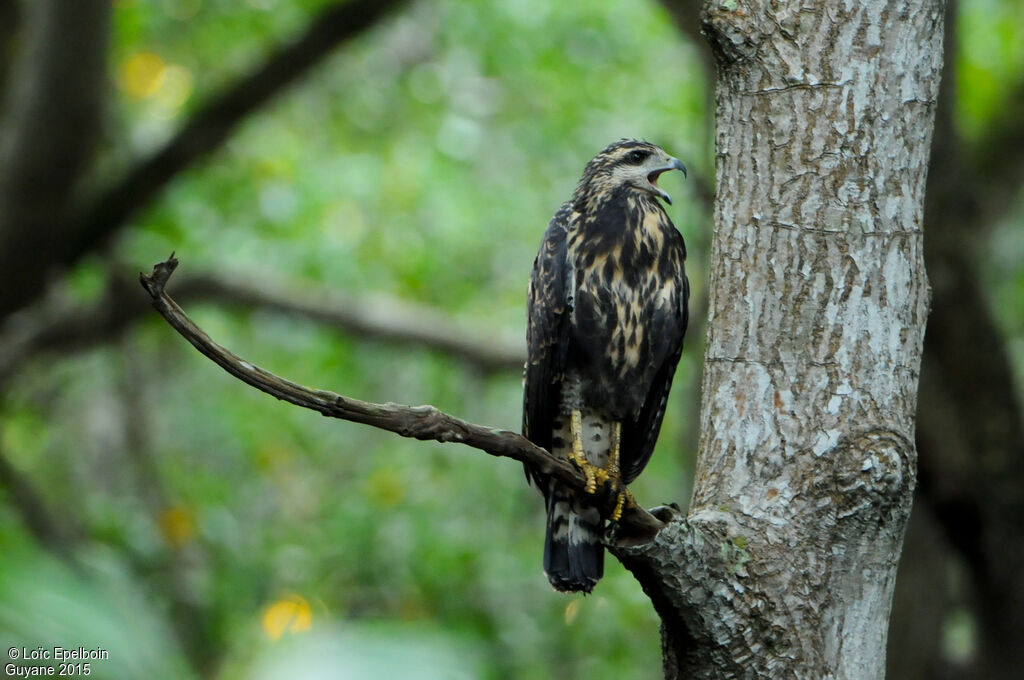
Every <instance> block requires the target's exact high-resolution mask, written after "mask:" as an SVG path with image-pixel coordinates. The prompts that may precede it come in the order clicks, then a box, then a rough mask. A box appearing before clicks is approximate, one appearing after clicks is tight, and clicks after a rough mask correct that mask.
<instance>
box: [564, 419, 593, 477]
mask: <svg viewBox="0 0 1024 680" xmlns="http://www.w3.org/2000/svg"><path fill="white" fill-rule="evenodd" d="M569 431H570V432H571V434H572V455H571V456H570V457H571V458H572V461H573V462H574V463H576V466H577V467H579V469H580V470H582V471H583V475H584V476H585V477H586V478H587V488H586V492H587V493H594V492H595V491H597V477H596V474H595V470H596V468H595V467H594V466H593V465H592V464H591V463H590V461H589V460H587V454H586V453H584V452H583V414H582V413H581V412H580V410H579V409H573V410H572V413H571V414H570V416H569Z"/></svg>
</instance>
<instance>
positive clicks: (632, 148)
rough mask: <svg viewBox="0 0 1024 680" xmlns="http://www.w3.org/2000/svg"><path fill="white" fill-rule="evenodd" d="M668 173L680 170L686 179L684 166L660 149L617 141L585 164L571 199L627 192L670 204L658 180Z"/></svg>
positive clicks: (631, 140) (651, 145)
mask: <svg viewBox="0 0 1024 680" xmlns="http://www.w3.org/2000/svg"><path fill="white" fill-rule="evenodd" d="M669 170H681V171H682V173H683V176H684V177H685V176H686V167H685V166H684V165H683V164H682V163H681V162H680V161H679V160H678V159H676V158H673V157H672V156H669V155H668V154H667V153H665V151H664V150H663V149H662V148H661V147H659V146H655V145H654V144H650V143H648V142H641V141H637V140H635V139H620V140H619V141H617V142H615V143H614V144H611V145H609V146H608V147H607V148H605V149H604V150H603V151H602V152H601V153H599V154H597V155H596V156H594V158H593V159H591V161H590V162H589V163H587V167H586V168H585V169H584V170H583V177H581V178H580V182H579V184H578V185H577V187H576V194H575V195H574V197H575V198H576V199H584V200H585V198H586V197H587V196H595V195H598V194H610V193H611V192H613V191H615V190H617V189H626V190H628V191H639V192H643V193H647V194H651V195H653V196H659V197H661V198H663V199H665V202H666V203H668V204H669V205H672V197H671V196H669V195H668V194H667V193H665V190H664V189H662V188H661V187H659V186H658V177H660V176H661V173H663V172H668V171H669Z"/></svg>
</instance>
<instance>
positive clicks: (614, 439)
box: [607, 420, 633, 522]
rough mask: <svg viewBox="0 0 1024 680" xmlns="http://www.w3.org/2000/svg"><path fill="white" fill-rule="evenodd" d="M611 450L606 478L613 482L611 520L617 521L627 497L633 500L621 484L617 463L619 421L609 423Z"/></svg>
mask: <svg viewBox="0 0 1024 680" xmlns="http://www.w3.org/2000/svg"><path fill="white" fill-rule="evenodd" d="M610 444H611V451H610V452H609V454H608V472H607V478H608V479H610V480H611V482H612V484H614V489H613V490H614V491H615V496H616V498H615V509H614V510H612V516H611V520H612V521H613V522H618V521H619V518H621V517H622V507H623V505H625V503H626V498H627V497H628V498H629V499H630V500H631V501H632V500H633V494H631V493H629V489H627V488H625V487H624V486H623V485H622V469H621V467H620V464H619V459H620V449H621V444H622V423H621V422H619V421H617V420H616V421H613V422H612V425H611V442H610Z"/></svg>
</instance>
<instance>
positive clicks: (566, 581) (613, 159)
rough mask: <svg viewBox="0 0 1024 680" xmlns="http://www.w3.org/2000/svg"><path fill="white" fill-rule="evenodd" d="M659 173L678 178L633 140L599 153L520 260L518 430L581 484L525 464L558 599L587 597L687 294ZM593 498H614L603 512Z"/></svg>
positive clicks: (641, 453)
mask: <svg viewBox="0 0 1024 680" xmlns="http://www.w3.org/2000/svg"><path fill="white" fill-rule="evenodd" d="M672 170H680V171H681V172H682V173H683V176H684V177H685V176H686V168H685V166H684V165H683V164H682V163H681V162H680V161H679V160H678V159H676V158H673V157H672V156H669V155H668V154H667V153H666V152H665V151H664V150H662V149H661V148H660V147H658V146H655V145H654V144H650V143H648V142H646V141H639V140H636V139H621V140H619V141H617V142H615V143H613V144H610V145H609V146H607V147H606V148H605V149H604V150H602V151H601V152H600V153H598V154H597V155H596V156H594V158H593V159H592V160H590V162H588V163H587V165H586V167H585V168H584V170H583V175H582V177H581V178H580V180H579V182H578V183H577V185H576V188H575V191H574V192H573V194H572V198H570V199H569V200H568V201H566V202H565V203H564V204H563V205H562V206H561V207H560V208H559V209H558V210H557V212H555V215H554V217H553V218H552V219H551V221H550V223H549V224H548V227H547V230H546V231H545V233H544V237H543V240H542V242H541V246H540V250H539V252H538V253H537V257H536V259H535V260H534V263H533V271H532V273H531V276H530V281H529V286H528V292H527V330H526V336H527V347H528V358H527V361H526V365H525V370H524V379H523V425H522V430H523V436H525V437H526V438H527V439H528V440H529V441H531V442H532V443H534V444H536V445H537V446H539V447H541V448H544V449H546V450H548V451H550V452H551V453H552V454H553V455H554V456H556V457H559V458H563V459H568V460H569V461H571V462H573V463H574V464H575V465H576V467H577V468H579V469H580V470H581V471H582V472H583V474H584V476H585V478H586V488H585V491H584V492H582V493H581V492H579V491H576V490H574V489H572V488H569V487H567V486H565V485H564V484H561V483H559V482H557V481H556V480H554V479H551V478H548V477H545V476H544V475H543V474H541V473H540V471H539V470H537V469H536V468H532V467H531V466H529V465H526V476H527V479H528V480H529V481H531V482H532V483H533V484H535V485H536V486H537V487H538V488H539V489H540V491H541V493H542V494H543V497H544V501H545V505H546V510H547V527H546V534H545V539H544V571H545V573H546V574H547V577H548V580H549V582H550V583H551V585H552V586H553V587H554V588H555V590H558V591H562V592H583V593H590V592H592V591H593V588H594V586H595V585H596V584H597V582H598V581H599V580H600V579H601V577H602V576H603V574H604V543H603V540H604V532H605V528H606V526H607V522H609V521H612V522H616V521H618V520H619V519H620V517H621V513H622V509H623V506H624V503H625V501H626V499H627V498H630V496H629V491H628V489H627V485H628V484H630V483H631V482H632V481H633V480H635V479H636V478H637V476H638V475H639V474H640V473H641V471H642V470H643V469H644V467H645V466H646V465H647V462H648V461H649V460H650V457H651V453H652V451H653V449H654V444H655V442H656V441H657V438H658V432H659V430H660V429H661V423H662V419H663V417H664V415H665V404H666V401H667V400H668V394H669V389H670V388H671V385H672V377H673V375H674V374H675V370H676V365H677V364H678V362H679V357H680V354H681V352H682V347H683V335H684V333H685V332H686V326H687V323H688V320H689V311H688V301H689V295H690V286H689V281H688V279H687V277H686V271H685V263H686V244H685V242H684V241H683V236H682V234H680V233H679V231H678V230H677V229H676V227H675V225H674V224H673V223H672V220H671V219H669V216H668V214H667V213H666V212H665V208H664V207H663V206H662V204H661V201H665V202H666V203H668V204H670V205H671V203H672V199H671V197H670V196H669V195H668V194H667V193H666V192H665V191H664V190H663V189H662V188H661V187H660V186H658V178H659V177H660V176H661V174H662V173H665V172H668V171H672ZM599 491H600V493H599ZM607 494H613V495H614V498H615V504H614V506H613V507H614V509H613V510H612V511H611V512H610V513H609V514H608V516H604V515H603V514H602V512H601V510H600V509H599V507H601V506H602V505H604V504H603V503H602V502H601V500H602V498H604V499H608V502H607V506H611V505H612V504H611V500H610V499H611V498H612V496H609V495H607Z"/></svg>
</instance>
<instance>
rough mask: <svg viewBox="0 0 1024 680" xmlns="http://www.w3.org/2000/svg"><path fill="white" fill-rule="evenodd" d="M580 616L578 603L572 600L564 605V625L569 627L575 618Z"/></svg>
mask: <svg viewBox="0 0 1024 680" xmlns="http://www.w3.org/2000/svg"><path fill="white" fill-rule="evenodd" d="M579 615H580V601H579V600H573V601H572V602H570V603H569V604H567V605H565V625H567V626H568V625H571V624H572V622H573V621H575V620H576V617H577V616H579Z"/></svg>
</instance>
